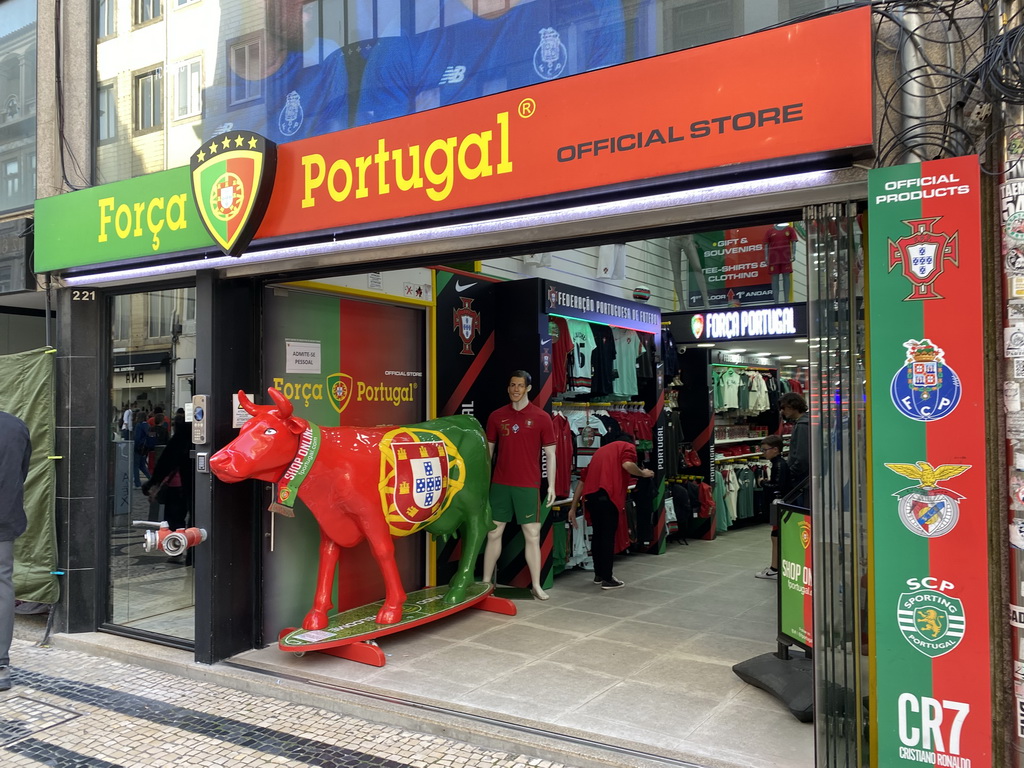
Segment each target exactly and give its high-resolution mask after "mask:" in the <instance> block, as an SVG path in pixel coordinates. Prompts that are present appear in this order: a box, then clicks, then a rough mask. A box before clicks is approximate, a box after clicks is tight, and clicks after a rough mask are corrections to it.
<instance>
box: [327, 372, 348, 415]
mask: <svg viewBox="0 0 1024 768" xmlns="http://www.w3.org/2000/svg"><path fill="white" fill-rule="evenodd" d="M353 383H354V382H353V379H352V377H351V376H349V375H348V374H347V373H332V374H331V375H330V376H328V377H327V398H328V399H329V400H330V401H331V406H332V407H333V408H334V410H336V411H337V412H338V413H341V412H342V411H344V410H345V409H346V408H348V404H349V402H350V401H351V400H352V390H353V389H354V387H353V386H352V384H353Z"/></svg>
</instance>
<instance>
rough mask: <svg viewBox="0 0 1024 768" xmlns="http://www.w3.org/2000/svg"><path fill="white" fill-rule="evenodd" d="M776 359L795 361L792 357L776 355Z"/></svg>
mask: <svg viewBox="0 0 1024 768" xmlns="http://www.w3.org/2000/svg"><path fill="white" fill-rule="evenodd" d="M776 357H777V358H779V360H792V359H793V356H792V355H776Z"/></svg>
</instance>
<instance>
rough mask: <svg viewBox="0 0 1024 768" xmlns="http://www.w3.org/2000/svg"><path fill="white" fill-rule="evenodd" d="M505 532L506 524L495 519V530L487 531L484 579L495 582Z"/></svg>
mask: <svg viewBox="0 0 1024 768" xmlns="http://www.w3.org/2000/svg"><path fill="white" fill-rule="evenodd" d="M503 533H505V524H504V523H499V522H498V521H497V520H495V521H494V530H493V531H488V533H487V546H485V547H484V573H483V578H482V581H489V582H491V583H493V582H494V566H496V565H497V564H498V557H500V556H501V536H502V534H503Z"/></svg>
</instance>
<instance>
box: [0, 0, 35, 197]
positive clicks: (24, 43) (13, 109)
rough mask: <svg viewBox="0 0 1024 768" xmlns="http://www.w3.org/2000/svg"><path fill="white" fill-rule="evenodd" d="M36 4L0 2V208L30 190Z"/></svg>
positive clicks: (29, 0) (32, 188)
mask: <svg viewBox="0 0 1024 768" xmlns="http://www.w3.org/2000/svg"><path fill="white" fill-rule="evenodd" d="M35 154H36V3H35V0H7V1H6V2H3V3H0V211H10V210H16V209H19V208H31V207H32V203H33V200H34V199H35V194H36V183H35Z"/></svg>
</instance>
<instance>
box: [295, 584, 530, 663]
mask: <svg viewBox="0 0 1024 768" xmlns="http://www.w3.org/2000/svg"><path fill="white" fill-rule="evenodd" d="M493 591H494V585H493V584H488V583H486V582H482V581H478V582H476V583H475V584H472V585H471V586H470V587H469V588H468V589H467V590H466V599H465V600H463V601H462V602H461V603H456V604H455V605H448V604H446V603H445V602H444V596H445V593H447V592H448V587H447V586H443V587H428V588H427V589H421V590H418V591H416V592H410V593H409V594H408V596H407V597H406V600H405V603H403V605H402V619H401V621H398V622H396V623H395V624H378V623H377V621H376V617H377V611H379V610H380V609H381V607H382V606H383V605H384V601H383V600H378V601H377V602H375V603H369V604H368V605H361V606H359V607H358V608H352V609H350V610H347V611H342V612H341V613H336V614H334V615H333V616H330V617H329V619H328V624H327V626H326V627H325V628H323V629H301V628H299V629H295V628H288V629H284V630H282V631H281V634H280V635H279V636H278V647H279V648H280V649H281V650H282V651H288V652H290V653H299V654H301V653H305V652H306V651H320V652H322V653H329V654H331V655H334V656H340V657H342V658H346V659H351V660H353V661H360V662H362V663H364V664H373V665H374V666H378V667H381V666H384V654H383V652H382V651H381V650H380V648H378V647H377V645H376V643H373V642H372V641H373V640H374V639H376V638H378V637H382V636H384V635H390V634H393V633H395V632H401V631H402V630H404V629H410V628H412V627H417V626H420V625H421V624H426V623H428V622H431V621H436V620H438V619H441V618H444V617H445V616H450V615H451V614H453V613H458V612H459V611H463V610H465V609H467V608H480V609H483V610H487V611H493V612H495V613H503V614H505V615H508V616H514V615H515V613H516V609H515V605H513V604H512V602H511V601H509V600H505V599H504V598H500V597H494V596H493V595H492V594H491V593H492V592H493Z"/></svg>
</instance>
